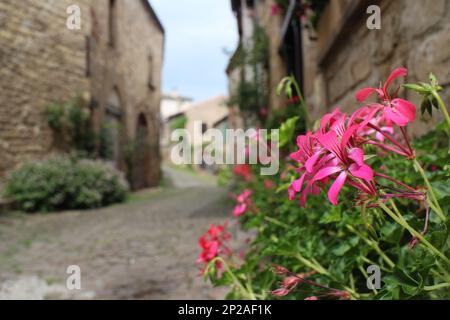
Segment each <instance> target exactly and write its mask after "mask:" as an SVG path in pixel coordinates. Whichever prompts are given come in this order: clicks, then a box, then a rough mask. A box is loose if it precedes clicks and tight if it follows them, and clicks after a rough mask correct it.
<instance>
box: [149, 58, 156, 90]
mask: <svg viewBox="0 0 450 320" xmlns="http://www.w3.org/2000/svg"><path fill="white" fill-rule="evenodd" d="M148 87H149V88H150V89H152V90H154V89H155V85H154V83H153V57H152V55H150V56H149V57H148Z"/></svg>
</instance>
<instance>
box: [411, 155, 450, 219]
mask: <svg viewBox="0 0 450 320" xmlns="http://www.w3.org/2000/svg"><path fill="white" fill-rule="evenodd" d="M413 162H414V166H415V167H416V169H417V171H419V173H420V175H421V176H422V178H423V180H424V181H425V184H426V185H427V188H428V192H429V194H430V196H431V199H432V200H433V202H434V203H431V202H430V205H431V207H432V208H433V210H434V211H435V212H436V213H437V215H438V216H439V218H440V219H441V220H442V221H443V222H445V221H447V218H446V216H445V215H444V211H442V208H441V206H440V205H439V202H438V201H437V197H436V194H435V193H434V190H433V187H432V186H431V182H430V180H428V177H427V175H426V173H425V171H424V170H423V168H422V166H421V165H420V163H419V162H418V161H417V160H416V159H414V160H413ZM436 209H437V210H436Z"/></svg>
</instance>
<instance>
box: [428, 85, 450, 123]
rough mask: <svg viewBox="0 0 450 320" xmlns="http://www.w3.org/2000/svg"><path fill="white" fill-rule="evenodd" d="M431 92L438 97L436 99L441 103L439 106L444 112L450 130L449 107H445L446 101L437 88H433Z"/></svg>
mask: <svg viewBox="0 0 450 320" xmlns="http://www.w3.org/2000/svg"><path fill="white" fill-rule="evenodd" d="M431 93H432V95H433V97H435V98H436V100H437V102H438V104H439V107H440V108H441V111H442V113H443V114H444V118H445V121H447V125H448V128H449V130H450V116H449V115H448V111H447V108H446V107H445V104H444V101H442V98H441V96H440V95H439V93H437V91H436V90H433V91H432V92H431Z"/></svg>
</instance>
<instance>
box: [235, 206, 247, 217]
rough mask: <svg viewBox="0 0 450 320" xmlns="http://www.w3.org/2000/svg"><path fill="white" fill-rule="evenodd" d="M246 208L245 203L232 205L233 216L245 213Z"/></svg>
mask: <svg viewBox="0 0 450 320" xmlns="http://www.w3.org/2000/svg"><path fill="white" fill-rule="evenodd" d="M246 210H247V205H246V204H245V203H240V204H238V205H236V207H234V210H233V217H239V216H241V215H243V214H244V213H245V211H246Z"/></svg>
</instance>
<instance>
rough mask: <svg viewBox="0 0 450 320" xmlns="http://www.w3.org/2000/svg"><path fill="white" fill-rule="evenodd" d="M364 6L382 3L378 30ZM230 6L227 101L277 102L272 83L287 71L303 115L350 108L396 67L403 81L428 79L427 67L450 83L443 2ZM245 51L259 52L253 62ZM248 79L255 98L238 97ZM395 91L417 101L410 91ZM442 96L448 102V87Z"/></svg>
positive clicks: (300, 0)
mask: <svg viewBox="0 0 450 320" xmlns="http://www.w3.org/2000/svg"><path fill="white" fill-rule="evenodd" d="M370 5H377V6H379V7H380V9H381V29H379V30H377V29H375V30H371V29H369V28H368V27H367V19H368V18H369V17H370V16H371V15H372V14H373V12H370V13H368V12H367V8H368V7H369V6H370ZM231 6H232V10H233V12H234V13H235V16H236V20H237V24H238V28H239V36H240V41H239V44H238V46H237V49H236V51H235V53H234V55H233V57H232V58H231V59H230V64H229V66H228V68H227V74H228V76H229V83H230V96H239V97H241V99H235V100H232V102H233V104H234V105H239V104H241V105H244V104H246V105H249V104H250V105H251V104H252V103H255V104H256V105H257V107H256V108H253V109H252V110H253V113H254V114H257V113H259V112H260V110H264V109H267V108H268V109H271V110H275V109H279V108H281V107H283V104H284V102H283V100H280V99H279V98H277V96H276V92H275V91H276V85H277V83H278V82H279V81H280V80H281V78H282V77H283V76H285V75H291V74H292V75H294V76H295V78H296V79H297V81H298V83H299V85H300V87H301V89H302V92H303V94H304V96H305V98H306V100H307V104H308V106H309V109H310V110H309V113H310V119H317V118H318V117H320V115H322V114H323V113H325V112H327V111H329V110H330V109H331V108H333V107H335V106H340V107H341V108H342V109H344V110H346V111H351V110H354V109H355V108H356V101H355V99H354V92H355V91H356V90H357V89H358V88H361V87H365V86H372V87H373V86H378V85H379V83H378V82H379V81H380V79H385V78H386V77H387V75H388V74H389V73H390V71H392V70H393V69H395V68H396V67H400V66H403V67H406V68H408V70H409V75H408V77H407V78H406V80H405V81H406V82H417V81H428V75H429V72H433V73H434V74H435V75H436V76H437V78H438V79H439V80H440V84H441V85H442V86H443V87H444V88H445V87H448V86H449V84H450V69H449V68H448V66H449V65H450V32H449V31H450V1H448V0H398V1H390V0H378V1H366V0H332V1H330V0H231ZM255 30H259V32H262V33H263V34H264V36H263V37H261V36H259V35H258V34H257V33H255ZM261 38H264V39H265V40H264V41H265V42H264V41H261V40H260V39H261ZM243 52H244V54H243ZM243 55H244V56H246V57H244V58H243V57H242V56H243ZM249 55H250V56H254V55H257V56H259V57H262V59H260V60H259V61H257V63H256V65H257V67H255V64H254V62H255V61H251V59H250V62H249V58H248V57H249ZM250 80H251V82H253V83H255V84H256V86H257V87H262V88H264V92H262V93H261V92H260V95H261V97H262V98H261V102H250V103H249V101H248V100H245V99H242V97H245V94H246V92H247V93H248V92H251V89H252V88H251V86H247V87H246V88H243V85H242V84H243V83H245V82H248V81H250ZM253 92H257V91H255V90H254V91H253ZM402 94H404V95H406V97H407V98H408V99H411V100H412V101H413V102H415V103H416V105H420V98H419V97H418V96H416V95H415V94H414V93H411V92H402ZM445 94H446V96H445V97H446V98H447V100H448V99H449V98H450V95H449V90H446V93H445ZM445 94H444V95H445ZM240 109H241V111H242V107H241V108H240ZM255 109H256V110H257V111H254V110H255ZM258 110H259V111H258ZM433 123H434V122H431V123H429V124H423V123H418V122H416V124H415V127H414V131H415V133H416V134H420V133H422V132H424V131H425V130H426V128H427V127H431V126H432V125H433Z"/></svg>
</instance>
